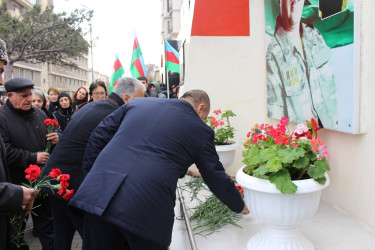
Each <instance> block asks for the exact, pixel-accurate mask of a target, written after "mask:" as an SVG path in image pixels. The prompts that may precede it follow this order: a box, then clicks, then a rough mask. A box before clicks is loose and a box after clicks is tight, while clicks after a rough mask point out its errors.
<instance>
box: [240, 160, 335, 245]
mask: <svg viewBox="0 0 375 250" xmlns="http://www.w3.org/2000/svg"><path fill="white" fill-rule="evenodd" d="M244 167H245V166H244ZM244 167H242V168H240V169H239V170H238V172H237V175H236V180H237V182H238V184H240V185H241V186H242V187H243V188H244V195H245V202H246V205H247V207H248V208H249V210H250V211H251V213H253V214H254V216H255V217H257V218H259V219H260V220H261V221H263V226H262V228H261V229H260V231H259V232H257V233H256V234H255V235H253V236H252V237H251V238H250V239H249V241H248V242H247V249H248V250H250V249H255V250H258V249H259V250H308V249H309V250H310V249H315V248H314V246H313V244H312V243H311V242H310V241H309V240H308V239H307V238H306V237H305V236H304V235H303V234H302V232H301V230H300V229H299V228H298V225H299V224H300V223H301V222H303V221H304V220H307V219H309V218H311V217H312V216H313V215H314V214H315V213H316V211H317V210H318V207H319V203H320V194H321V191H322V189H324V188H326V187H327V186H328V185H329V178H328V175H327V174H326V177H327V181H326V183H325V184H324V185H321V184H319V183H317V182H316V181H314V180H313V179H307V180H298V181H293V183H294V184H296V185H297V186H298V189H297V192H296V193H295V194H291V195H290V194H287V195H285V194H282V193H281V192H280V191H279V190H278V189H277V188H276V186H275V185H274V184H273V183H270V182H269V181H268V180H264V179H260V178H256V177H253V176H250V175H247V174H246V173H244V172H243V168H244Z"/></svg>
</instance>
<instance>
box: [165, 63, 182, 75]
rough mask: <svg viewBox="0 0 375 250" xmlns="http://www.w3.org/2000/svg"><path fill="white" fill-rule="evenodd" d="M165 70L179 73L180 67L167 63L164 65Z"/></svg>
mask: <svg viewBox="0 0 375 250" xmlns="http://www.w3.org/2000/svg"><path fill="white" fill-rule="evenodd" d="M165 66H166V68H167V70H169V71H173V72H177V73H180V65H179V64H177V63H172V62H169V61H167V62H166V64H165Z"/></svg>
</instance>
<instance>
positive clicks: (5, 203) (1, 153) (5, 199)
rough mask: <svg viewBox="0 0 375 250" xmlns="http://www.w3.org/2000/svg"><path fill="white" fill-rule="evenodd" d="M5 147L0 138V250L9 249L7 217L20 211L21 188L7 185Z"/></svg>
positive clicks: (7, 174) (8, 179)
mask: <svg viewBox="0 0 375 250" xmlns="http://www.w3.org/2000/svg"><path fill="white" fill-rule="evenodd" d="M5 157H6V154H5V145H4V143H3V140H2V139H1V138H0V232H1V233H0V249H9V243H10V242H9V222H8V219H9V218H8V217H9V215H12V214H15V213H16V212H19V211H21V205H22V200H23V191H22V188H21V187H20V186H18V185H15V184H12V183H9V181H10V178H9V171H8V169H7V166H6V163H5Z"/></svg>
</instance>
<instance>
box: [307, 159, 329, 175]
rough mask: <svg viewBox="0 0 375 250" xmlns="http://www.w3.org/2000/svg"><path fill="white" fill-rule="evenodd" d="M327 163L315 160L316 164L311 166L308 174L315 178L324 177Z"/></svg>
mask: <svg viewBox="0 0 375 250" xmlns="http://www.w3.org/2000/svg"><path fill="white" fill-rule="evenodd" d="M326 171H327V169H326V165H325V164H324V163H322V162H321V161H315V163H314V165H313V166H311V167H309V169H308V170H307V174H308V175H309V176H310V177H311V178H314V179H317V178H322V177H324V174H325V173H326Z"/></svg>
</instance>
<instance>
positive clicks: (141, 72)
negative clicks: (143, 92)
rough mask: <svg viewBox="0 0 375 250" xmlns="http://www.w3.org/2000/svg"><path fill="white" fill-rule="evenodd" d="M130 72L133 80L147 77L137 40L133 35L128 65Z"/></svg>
mask: <svg viewBox="0 0 375 250" xmlns="http://www.w3.org/2000/svg"><path fill="white" fill-rule="evenodd" d="M130 72H131V74H132V77H133V78H137V77H138V76H146V75H147V71H146V65H145V62H144V61H143V55H142V51H141V47H140V46H139V43H138V39H137V37H136V36H135V34H134V45H133V54H132V61H131V65H130Z"/></svg>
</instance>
